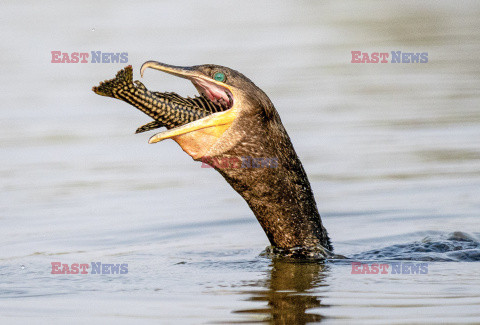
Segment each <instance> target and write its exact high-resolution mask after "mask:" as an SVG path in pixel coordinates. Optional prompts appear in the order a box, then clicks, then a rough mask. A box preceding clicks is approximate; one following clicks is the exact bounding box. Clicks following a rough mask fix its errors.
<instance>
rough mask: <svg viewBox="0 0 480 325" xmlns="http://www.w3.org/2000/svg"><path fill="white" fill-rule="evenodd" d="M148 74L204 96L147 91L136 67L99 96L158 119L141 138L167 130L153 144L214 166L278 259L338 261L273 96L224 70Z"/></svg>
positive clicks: (169, 69) (163, 67)
mask: <svg viewBox="0 0 480 325" xmlns="http://www.w3.org/2000/svg"><path fill="white" fill-rule="evenodd" d="M147 68H151V69H156V70H160V71H163V72H166V73H169V74H172V75H175V76H177V77H181V78H185V79H188V80H190V81H191V82H192V83H193V85H194V86H195V87H196V88H197V90H198V91H199V93H200V96H199V97H195V98H183V97H181V96H179V95H177V94H175V93H159V92H149V91H148V90H147V89H146V87H145V86H143V84H141V83H140V82H138V81H135V82H134V83H133V82H132V71H131V66H129V67H127V68H125V69H124V70H121V71H120V72H119V73H118V74H117V77H116V78H115V79H112V80H108V81H105V82H102V83H101V84H100V85H99V86H98V87H94V88H93V90H94V91H95V92H96V93H97V94H100V95H104V96H110V97H115V98H118V99H121V100H124V101H126V102H128V103H130V104H132V105H134V106H135V107H137V108H139V109H140V110H142V111H143V112H145V113H146V114H148V115H149V116H151V117H152V118H153V119H154V121H152V122H150V123H148V124H146V125H145V126H143V127H141V128H139V129H138V130H137V132H143V131H146V130H151V129H154V128H158V127H162V126H165V127H167V130H166V131H163V132H160V133H157V134H155V135H154V136H152V137H151V138H150V140H149V143H156V142H159V141H162V140H165V139H172V140H174V141H176V142H177V143H178V144H179V145H180V146H181V148H182V149H183V151H185V152H186V153H187V154H188V155H190V156H191V157H192V158H193V159H194V160H196V161H208V162H210V163H211V162H214V163H213V164H212V166H213V167H214V168H215V169H216V170H217V171H218V172H219V173H220V174H221V175H222V176H223V177H224V178H225V180H226V181H227V182H228V183H229V184H230V185H231V186H232V187H233V189H234V190H235V191H237V192H238V193H239V194H240V195H241V196H242V197H243V198H244V199H245V201H246V202H247V203H248V205H249V207H250V208H251V210H252V211H253V213H254V214H255V216H256V217H257V219H258V222H259V223H260V225H261V226H262V228H263V230H264V231H265V233H266V235H267V237H268V239H269V241H270V243H271V245H272V248H273V250H272V251H273V252H278V253H284V254H288V255H291V256H297V255H299V256H315V257H328V256H332V253H331V252H332V251H333V248H332V245H331V243H330V239H329V237H328V234H327V231H326V229H325V228H324V227H323V225H322V221H321V218H320V214H319V213H318V209H317V205H316V203H315V198H314V196H313V192H312V189H311V186H310V182H309V181H308V178H307V174H306V173H305V170H304V169H303V166H302V163H301V162H300V160H299V158H298V156H297V154H296V152H295V150H294V148H293V145H292V142H291V141H290V137H289V136H288V134H287V131H286V130H285V128H284V126H283V124H282V121H281V119H280V116H279V115H278V113H277V111H276V109H275V107H274V106H273V104H272V102H271V101H270V99H269V98H268V96H267V95H266V94H265V93H264V92H263V91H262V90H261V89H260V88H259V87H257V86H256V85H255V84H254V83H253V82H252V81H251V80H250V79H248V78H247V77H245V76H244V75H243V74H241V73H239V72H237V71H235V70H233V69H230V68H227V67H223V66H219V65H213V64H205V65H198V66H192V67H180V66H172V65H168V64H164V63H160V62H156V61H147V62H145V63H144V64H143V65H142V67H141V69H140V73H141V75H142V76H143V73H144V72H145V70H146V69H147ZM222 161H223V162H224V161H227V162H239V163H238V164H235V163H233V164H222V163H221V162H222ZM215 162H216V163H215ZM219 162H220V163H219ZM252 162H253V164H252Z"/></svg>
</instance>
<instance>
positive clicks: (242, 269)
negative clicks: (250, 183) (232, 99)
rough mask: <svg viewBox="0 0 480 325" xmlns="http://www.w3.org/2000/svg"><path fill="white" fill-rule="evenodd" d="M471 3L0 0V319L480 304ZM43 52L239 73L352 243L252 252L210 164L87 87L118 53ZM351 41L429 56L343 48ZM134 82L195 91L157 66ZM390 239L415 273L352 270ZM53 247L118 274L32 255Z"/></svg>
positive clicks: (456, 316)
mask: <svg viewBox="0 0 480 325" xmlns="http://www.w3.org/2000/svg"><path fill="white" fill-rule="evenodd" d="M479 14H480V5H479V4H478V3H477V2H473V1H470V2H467V1H466V2H455V3H452V2H448V1H441V2H426V3H425V2H422V3H419V2H413V1H407V2H402V3H398V4H397V3H384V2H381V1H362V2H361V3H360V2H355V1H347V2H342V3H341V4H340V3H337V2H334V1H329V2H323V3H313V2H312V3H311V2H306V1H303V2H293V1H289V2H282V3H279V2H262V3H258V2H253V1H250V2H242V4H234V3H225V2H220V1H213V2H212V1H210V2H208V3H200V2H194V1H177V2H175V3H167V2H159V1H152V2H148V3H144V4H135V5H134V4H131V5H125V6H120V5H118V3H116V2H102V3H98V2H93V1H90V2H78V3H68V4H67V3H64V2H53V1H52V2H42V4H39V3H37V2H33V1H25V2H13V1H11V2H7V3H4V4H2V10H1V14H0V15H1V16H2V19H1V27H2V33H1V42H0V46H1V52H0V53H1V54H0V63H1V66H2V74H1V75H0V79H1V81H2V92H1V95H0V96H1V110H0V114H1V119H0V145H1V148H2V149H1V154H0V159H1V160H0V161H1V164H0V175H1V180H2V182H1V184H0V186H1V193H2V194H1V196H0V229H1V230H0V247H1V251H0V252H1V253H0V274H1V279H2V281H1V283H0V310H1V313H0V319H1V321H2V323H25V322H32V321H35V322H36V323H42V322H43V323H51V322H60V321H62V322H64V321H69V322H70V321H72V320H73V318H72V317H75V321H76V322H82V323H83V322H86V321H94V322H99V321H102V322H106V323H113V322H115V323H130V322H139V323H150V322H157V323H185V324H190V323H238V322H243V323H254V322H269V321H270V322H272V323H286V324H291V323H299V324H302V323H307V322H315V321H322V322H325V323H342V324H343V323H346V322H353V321H355V322H359V323H368V324H372V323H373V324H374V323H379V324H384V323H390V324H392V323H428V322H430V323H439V322H443V323H478V322H480V311H479V310H480V309H479V308H478V305H480V277H479V272H480V264H479V263H478V262H471V261H472V260H477V261H478V242H479V240H480V227H479V224H480V223H479V216H480V204H479V200H478V198H479V197H480V164H479V163H480V141H479V139H480V109H479V103H480V101H479V99H480V98H479V92H478V89H479V87H480V64H479V63H480V62H479V59H478V53H479V51H480V35H479V34H478V30H479V29H480V22H479V20H478V17H479ZM53 50H61V51H64V52H75V51H79V52H90V51H105V52H108V51H111V52H124V51H126V52H128V58H129V62H128V64H132V65H133V67H134V69H136V70H135V73H136V75H135V77H136V78H139V73H138V69H139V68H140V65H141V64H142V63H143V62H144V61H146V60H149V59H156V60H159V61H162V62H168V63H172V64H178V65H194V64H202V63H216V64H221V65H226V66H229V67H232V68H234V69H237V70H239V71H241V72H242V73H244V74H245V75H247V76H248V77H250V78H251V79H252V80H254V81H255V83H256V84H257V85H259V86H260V87H261V88H262V89H263V90H265V92H266V93H267V94H268V95H269V96H270V98H271V99H272V101H273V102H274V103H275V106H276V108H277V110H278V111H279V113H280V115H281V117H282V120H283V123H284V125H285V127H286V128H287V130H288V132H289V134H290V136H291V138H292V141H293V143H294V145H295V148H296V150H297V153H298V154H299V156H300V158H301V160H302V162H303V164H304V167H305V169H306V171H307V173H308V175H309V178H310V181H311V183H312V188H313V190H314V192H315V195H316V199H317V203H318V205H319V210H320V213H321V215H322V218H323V221H324V225H325V226H326V228H327V229H328V231H329V234H330V236H331V238H332V241H333V244H334V247H335V252H336V253H338V254H342V255H345V256H347V257H350V258H351V259H350V260H347V261H336V262H328V263H318V262H312V261H310V262H303V263H300V262H294V261H291V260H284V259H277V258H272V257H269V256H265V255H264V254H262V251H263V250H264V248H265V247H266V246H267V245H268V241H267V239H266V236H265V235H264V233H263V231H262V230H261V228H260V226H259V225H258V223H257V221H256V220H255V218H254V217H253V215H252V213H251V212H250V210H249V209H248V206H247V205H246V203H245V202H244V201H243V200H242V199H241V197H239V196H238V195H237V194H236V193H235V192H234V191H233V190H232V189H231V188H230V187H229V186H228V184H227V183H226V182H225V181H224V180H223V179H222V178H221V176H220V175H219V174H217V173H216V172H215V171H214V170H212V169H202V168H200V165H201V164H200V163H195V162H192V160H191V159H190V158H189V157H188V156H186V155H185V154H184V153H183V152H182V151H181V149H180V148H179V147H178V146H177V145H176V144H175V143H173V141H166V142H162V143H159V144H156V145H148V144H147V139H148V136H149V135H145V134H142V135H136V136H135V135H133V132H134V130H135V129H136V128H137V127H138V126H140V125H142V124H144V123H146V122H148V118H147V117H146V116H144V115H143V114H140V113H139V112H138V111H137V110H135V109H134V108H132V107H129V106H128V105H126V104H124V103H121V102H119V101H116V100H113V99H108V98H104V97H100V96H97V95H95V94H94V93H93V92H92V91H91V87H92V86H94V85H96V84H98V82H99V81H101V80H104V79H107V78H111V77H113V75H114V73H115V72H116V71H117V70H119V69H121V68H122V67H123V66H125V64H90V63H89V64H52V63H50V60H51V55H50V51H53ZM352 50H362V51H367V52H374V51H386V52H389V51H392V50H402V51H411V52H428V57H429V62H428V63H427V64H352V63H350V60H351V55H350V51H352ZM142 81H143V82H144V83H145V85H146V86H147V87H149V88H151V89H155V90H159V91H176V92H178V93H180V94H184V95H193V94H195V89H194V88H193V87H192V86H191V85H190V84H189V83H188V82H185V80H181V79H177V78H174V77H171V76H167V75H165V74H162V73H159V72H154V71H150V72H149V73H148V74H146V76H145V78H144V79H143V80H142ZM455 232H460V233H461V234H460V235H459V234H458V233H457V234H455ZM465 236H470V238H471V240H470V241H468V240H467V241H464V240H462V238H464V237H465ZM445 245H446V246H445ZM426 247H430V248H431V247H433V249H431V250H430V251H428V250H427V251H426ZM445 247H446V248H445ZM442 249H443V251H442ZM392 259H395V260H400V261H403V262H410V263H416V262H418V263H420V262H421V261H423V262H425V261H428V263H429V264H428V274H391V273H389V274H352V273H351V272H352V266H351V261H360V260H361V261H364V263H370V264H371V263H373V262H378V263H393V261H392ZM444 260H451V262H445V261H444ZM56 261H57V262H62V263H68V264H72V263H90V262H102V263H113V264H115V263H127V264H128V274H123V275H94V274H87V275H81V274H78V275H73V274H71V275H57V274H51V264H50V263H51V262H56Z"/></svg>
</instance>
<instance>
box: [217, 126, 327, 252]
mask: <svg viewBox="0 0 480 325" xmlns="http://www.w3.org/2000/svg"><path fill="white" fill-rule="evenodd" d="M284 134H285V136H284V137H282V139H281V141H280V142H281V143H276V144H272V143H269V144H268V145H265V146H263V150H262V151H260V152H261V155H256V156H255V157H251V156H248V152H249V151H248V149H246V150H245V151H242V150H239V149H238V148H235V149H232V150H230V151H227V152H224V153H223V155H222V157H224V158H228V157H230V158H231V157H234V158H237V159H241V165H239V164H237V165H236V166H234V167H235V168H218V167H217V168H216V169H217V170H218V171H219V172H220V173H221V174H222V176H223V177H224V178H225V179H226V180H227V182H228V183H229V184H230V185H231V186H232V187H233V189H235V191H237V192H238V193H239V194H240V195H241V196H242V197H243V198H244V199H245V201H246V202H247V203H248V205H249V206H250V208H251V210H252V211H253V213H254V214H255V216H256V217H257V219H258V221H259V223H260V225H261V226H262V228H263V230H264V231H265V233H266V234H267V237H268V239H269V240H270V243H271V244H272V246H273V247H274V248H276V249H279V250H291V249H294V250H297V249H298V250H313V251H317V252H318V251H320V252H322V250H323V249H326V250H328V251H331V250H332V246H331V244H330V240H329V238H328V234H327V231H326V229H325V228H324V227H323V225H322V221H321V219H320V214H319V213H318V209H317V205H316V203H315V198H314V196H313V193H312V189H311V187H310V182H309V181H308V178H307V175H306V173H305V170H304V169H303V166H302V163H301V162H300V160H299V159H298V156H297V154H296V153H295V150H294V149H293V146H292V144H291V142H290V139H289V137H288V135H286V132H285V133H284ZM259 141H260V139H259ZM257 145H258V143H257ZM224 167H225V166H224ZM230 167H232V166H230Z"/></svg>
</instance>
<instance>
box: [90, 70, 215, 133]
mask: <svg viewBox="0 0 480 325" xmlns="http://www.w3.org/2000/svg"><path fill="white" fill-rule="evenodd" d="M92 90H93V91H94V92H95V93H96V94H98V95H101V96H107V97H113V98H117V99H120V100H122V101H124V102H127V103H128V104H130V105H133V106H135V107H136V108H138V109H139V110H141V111H142V112H144V113H145V114H147V115H148V116H150V117H151V118H153V119H154V121H152V122H150V123H147V124H145V125H143V126H141V127H139V128H138V129H137V130H136V132H135V133H141V132H145V131H149V130H153V129H157V128H160V127H163V126H165V127H166V128H167V129H171V128H174V127H177V126H180V125H184V124H187V123H190V122H192V121H195V120H198V119H201V118H203V117H205V116H207V115H210V114H212V113H216V112H220V111H222V110H223V108H222V106H220V105H217V104H216V103H214V102H212V101H210V100H209V99H207V98H205V97H204V96H197V97H194V98H184V97H182V96H180V95H178V94H176V93H171V92H165V93H162V92H151V91H149V90H148V89H147V88H146V87H145V86H144V85H143V84H142V83H141V82H140V81H138V80H135V81H133V72H132V66H131V65H129V66H127V67H125V68H124V69H122V70H120V71H118V72H117V75H116V76H115V78H114V79H110V80H105V81H103V82H101V83H100V84H99V85H98V86H96V87H93V88H92Z"/></svg>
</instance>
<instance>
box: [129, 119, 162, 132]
mask: <svg viewBox="0 0 480 325" xmlns="http://www.w3.org/2000/svg"><path fill="white" fill-rule="evenodd" d="M162 126H165V125H164V124H163V123H162V122H160V121H152V122H150V123H147V124H145V125H142V126H141V127H139V128H138V129H137V130H136V131H135V134H137V133H142V132H146V131H150V130H153V129H158V128H161V127H162Z"/></svg>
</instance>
